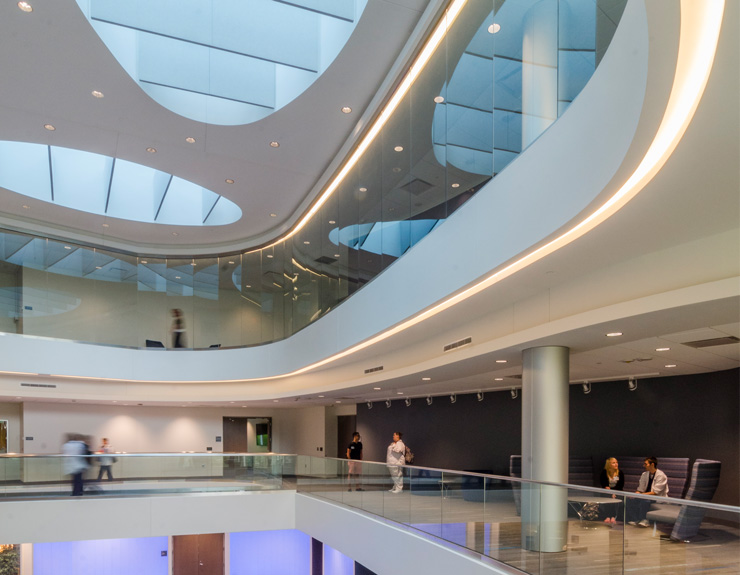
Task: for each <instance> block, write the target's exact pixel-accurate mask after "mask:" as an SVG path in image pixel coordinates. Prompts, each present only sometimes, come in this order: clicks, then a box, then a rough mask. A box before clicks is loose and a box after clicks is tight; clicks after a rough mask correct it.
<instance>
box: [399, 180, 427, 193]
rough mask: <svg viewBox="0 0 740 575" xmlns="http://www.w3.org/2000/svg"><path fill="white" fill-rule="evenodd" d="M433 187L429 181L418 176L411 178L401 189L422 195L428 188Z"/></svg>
mask: <svg viewBox="0 0 740 575" xmlns="http://www.w3.org/2000/svg"><path fill="white" fill-rule="evenodd" d="M433 187H434V186H433V185H432V184H430V183H429V182H425V181H424V180H421V179H419V178H416V179H415V180H411V181H410V182H409V183H408V184H405V185H403V186H401V189H402V190H405V191H407V192H408V193H409V194H411V195H414V196H420V195H421V194H423V193H424V192H426V191H427V190H431V189H432V188H433Z"/></svg>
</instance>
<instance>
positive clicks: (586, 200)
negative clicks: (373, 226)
mask: <svg viewBox="0 0 740 575" xmlns="http://www.w3.org/2000/svg"><path fill="white" fill-rule="evenodd" d="M678 21H679V6H678V4H677V3H666V5H664V6H662V7H661V9H660V11H657V10H647V9H646V5H645V2H644V0H632V1H631V2H629V3H628V5H627V8H626V10H625V13H624V15H623V17H622V21H621V23H620V26H619V28H618V30H617V33H616V35H615V37H614V39H613V41H612V45H611V47H610V49H609V51H608V53H607V54H606V56H605V58H604V60H603V62H602V63H601V65H600V66H599V68H598V69H597V70H596V73H595V74H594V76H593V78H592V80H591V81H590V82H589V84H588V85H587V86H586V87H585V89H584V90H583V92H582V93H581V94H580V96H579V97H578V98H577V99H576V101H575V102H574V103H573V104H572V105H571V107H570V108H569V110H568V111H567V113H566V114H565V115H564V116H563V117H562V118H561V119H560V120H559V121H558V122H556V123H555V124H554V125H553V126H552V127H551V128H550V129H549V130H548V131H546V132H545V133H544V134H543V135H542V136H541V137H540V138H539V140H537V142H535V143H534V144H533V145H532V146H531V147H530V148H529V149H528V150H527V151H526V152H525V153H524V154H522V155H521V156H520V157H519V158H518V159H517V160H516V161H514V162H513V163H512V164H511V165H510V166H509V167H508V168H507V169H506V170H504V171H503V172H502V173H501V174H500V175H499V176H497V177H496V178H495V179H494V180H492V181H491V182H490V183H489V184H488V185H487V186H486V187H485V188H484V189H483V190H481V191H480V192H479V193H478V194H477V195H476V196H475V197H474V198H473V199H471V200H470V201H469V202H468V203H467V204H466V205H465V206H463V207H462V208H461V209H460V210H458V211H457V212H456V213H455V214H454V215H453V216H452V217H451V218H449V219H448V221H446V222H445V223H444V225H442V226H440V227H439V228H438V229H437V230H435V232H434V233H432V234H430V235H429V236H427V237H426V238H425V239H424V240H423V241H422V242H420V243H419V244H418V245H417V246H415V247H414V248H413V249H412V250H410V252H409V253H408V254H406V255H405V256H404V257H403V258H402V259H401V260H399V261H398V262H397V263H396V264H394V265H393V266H391V267H390V268H389V269H387V270H386V271H385V272H384V273H383V274H381V275H380V276H379V277H377V278H376V279H375V280H373V282H371V283H370V284H369V285H367V286H366V287H365V288H363V289H362V290H361V291H359V292H358V293H357V294H355V295H353V296H352V297H351V298H349V299H348V300H347V301H345V302H344V303H343V304H342V305H341V306H339V307H338V308H337V309H335V310H334V311H332V312H331V313H329V314H328V315H327V316H325V317H324V318H322V319H320V320H319V321H317V322H316V323H314V324H312V325H311V326H309V327H307V328H306V329H304V330H303V331H301V332H299V333H298V334H296V335H294V336H292V337H291V338H289V339H287V340H284V341H280V342H276V343H273V344H269V345H264V346H260V347H256V348H245V349H234V350H219V351H217V352H203V351H181V350H178V351H177V352H169V351H153V350H134V349H124V348H114V347H104V346H96V345H87V344H81V343H75V342H69V341H61V340H49V339H43V338H33V337H25V336H15V335H6V336H5V337H4V338H3V341H2V343H3V345H2V346H1V347H0V360H2V365H3V371H4V372H5V374H9V375H10V376H12V377H15V376H13V372H16V373H19V374H22V375H20V376H18V377H24V376H26V375H27V374H51V375H52V377H61V378H65V377H69V378H74V379H76V380H77V381H76V382H75V385H74V386H72V385H70V386H68V388H67V390H66V391H65V392H64V393H65V394H74V396H75V397H90V398H94V397H107V398H111V397H112V396H110V395H108V394H107V392H105V391H104V390H102V389H101V388H102V387H103V386H100V385H96V386H90V385H88V386H87V388H86V387H85V384H84V382H85V378H89V379H92V380H105V379H109V380H115V381H117V382H120V383H123V384H124V387H125V385H126V384H128V385H133V386H136V387H137V388H138V391H137V393H140V394H141V396H142V397H143V396H147V397H150V398H151V397H158V396H161V397H167V396H168V394H171V393H172V392H173V389H174V387H173V384H185V385H179V386H178V387H177V393H178V398H183V395H182V394H185V395H189V396H190V397H191V398H193V399H198V398H202V397H208V398H209V399H214V400H215V399H217V397H218V391H217V390H216V389H214V388H213V387H211V386H201V385H189V384H199V383H203V382H214V383H232V382H233V383H234V384H238V385H239V386H240V388H239V390H238V393H239V395H240V397H241V398H242V399H250V398H253V399H258V398H262V397H267V396H270V395H271V396H275V395H276V394H280V393H286V394H287V393H289V392H290V391H295V390H296V389H304V390H310V389H312V388H316V386H318V385H324V386H325V385H327V382H326V379H325V378H324V379H322V377H321V374H320V373H318V374H317V373H316V369H315V368H316V367H317V366H316V363H317V362H319V361H322V360H327V359H331V358H333V357H334V356H336V355H337V354H341V353H343V352H345V351H347V350H351V349H352V347H353V346H356V345H358V344H361V343H362V342H367V341H369V340H371V338H374V337H376V336H378V334H382V333H384V332H385V331H386V330H389V329H390V328H392V327H393V326H398V325H399V324H401V323H402V322H404V321H406V320H408V319H409V318H412V317H414V316H417V315H418V314H419V313H420V312H422V311H424V310H428V309H429V308H431V307H433V306H435V305H437V304H438V302H440V301H442V300H444V299H445V298H448V297H449V296H450V295H452V294H456V293H458V292H460V291H461V290H462V289H464V288H465V287H466V286H469V285H471V284H472V283H474V282H476V281H478V280H479V279H480V278H482V277H484V276H486V275H487V274H490V273H491V271H492V270H496V269H498V268H501V267H502V266H503V265H504V264H507V263H508V262H511V261H512V260H514V259H516V258H517V257H521V256H522V255H523V254H525V253H526V252H527V251H531V250H532V248H533V247H534V246H538V245H542V244H543V243H545V242H546V241H548V240H550V239H551V238H554V237H557V236H558V235H559V234H560V233H562V232H563V231H564V230H566V229H568V228H569V227H570V226H572V225H573V224H574V223H575V222H578V221H579V219H582V218H583V217H585V215H586V214H588V213H590V212H591V211H592V210H593V209H594V206H598V205H600V204H601V203H603V202H605V201H606V199H607V198H608V197H609V196H611V195H612V194H614V192H615V191H616V190H617V189H618V188H619V187H620V186H621V185H622V183H623V182H624V181H625V180H626V179H627V178H628V177H629V175H630V174H632V173H633V172H634V171H635V169H636V167H637V166H638V165H639V164H640V162H641V161H642V158H643V157H644V155H645V152H646V150H647V149H648V147H649V145H650V143H651V142H652V140H653V138H654V136H655V133H656V131H657V129H658V125H659V124H660V120H661V118H662V115H663V111H664V110H665V109H666V106H667V103H668V99H669V94H670V88H671V83H672V81H673V72H674V70H675V67H676V66H675V64H676V60H677V57H678V49H679V42H678V39H677V38H678V26H677V23H678ZM648 28H649V34H648ZM471 246H474V247H475V249H471ZM480 246H485V247H486V249H480ZM389 294H393V297H392V298H391V297H389ZM174 353H176V354H177V355H176V356H173V354H174ZM350 360H351V357H350ZM342 361H345V363H346V361H347V360H346V359H344V360H342ZM340 363H341V362H340V361H335V362H333V365H339V364H340ZM312 366H313V367H312ZM302 370H305V371H306V372H311V373H308V375H306V376H303V379H300V380H299V378H298V377H297V376H298V375H299V374H298V373H297V372H300V371H302ZM16 379H17V377H16ZM139 382H141V383H147V388H146V390H144V389H143V386H137V385H136V384H137V383H139ZM149 382H151V386H149ZM95 383H96V384H97V381H96V382H95ZM93 387H97V388H98V389H93ZM118 387H120V386H118ZM205 388H207V389H205ZM223 389H224V391H223V393H224V394H229V393H235V390H234V389H233V388H232V389H230V390H229V391H225V388H223ZM111 391H112V389H111ZM114 393H128V391H126V390H119V391H117V392H114ZM214 394H215V395H214ZM224 397H225V395H224Z"/></svg>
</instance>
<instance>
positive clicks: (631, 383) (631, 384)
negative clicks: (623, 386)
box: [627, 377, 637, 391]
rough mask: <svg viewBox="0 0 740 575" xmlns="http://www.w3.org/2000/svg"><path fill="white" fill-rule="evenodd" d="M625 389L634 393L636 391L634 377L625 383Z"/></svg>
mask: <svg viewBox="0 0 740 575" xmlns="http://www.w3.org/2000/svg"><path fill="white" fill-rule="evenodd" d="M627 389H629V390H630V391H635V390H636V389H637V380H636V379H635V378H634V377H630V378H629V381H627Z"/></svg>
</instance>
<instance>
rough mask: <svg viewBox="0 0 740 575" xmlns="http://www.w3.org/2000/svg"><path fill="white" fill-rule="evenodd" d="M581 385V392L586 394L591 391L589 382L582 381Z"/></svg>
mask: <svg viewBox="0 0 740 575" xmlns="http://www.w3.org/2000/svg"><path fill="white" fill-rule="evenodd" d="M581 387H582V388H583V393H584V394H585V395H588V394H589V393H591V384H590V383H589V382H588V381H584V382H583V383H582V384H581Z"/></svg>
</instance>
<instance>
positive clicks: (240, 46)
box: [77, 0, 367, 125]
mask: <svg viewBox="0 0 740 575" xmlns="http://www.w3.org/2000/svg"><path fill="white" fill-rule="evenodd" d="M366 2H367V0H290V2H288V1H286V0H249V1H245V0H178V1H177V2H151V1H149V0H126V1H125V2H121V1H120V0H77V4H78V5H79V7H80V9H81V10H82V12H83V13H84V14H85V16H86V17H87V19H88V20H89V21H90V23H91V24H92V26H93V28H94V29H95V31H96V32H97V34H98V35H99V36H100V38H101V39H102V40H103V42H105V44H106V46H108V49H109V50H110V51H111V53H112V54H113V55H114V56H115V57H116V59H117V60H118V62H119V63H120V64H121V66H123V68H124V69H125V70H126V72H127V73H128V74H129V75H130V76H131V78H133V79H134V81H136V82H137V83H138V84H139V86H140V87H141V88H142V89H143V90H144V91H145V92H146V93H147V94H148V95H149V96H150V97H152V98H153V99H154V100H156V101H157V102H158V103H159V104H161V105H162V106H165V107H166V108H168V109H170V110H172V111H173V112H175V113H177V114H180V115H182V116H185V117H187V118H190V119H192V120H196V121H199V122H207V123H210V124H221V125H238V124H247V123H250V122H254V121H257V120H259V119H261V118H264V117H266V116H268V115H269V114H271V113H272V112H274V111H275V110H278V109H279V108H281V107H282V106H284V105H286V104H287V103H289V102H291V101H292V100H293V99H295V98H296V97H297V96H299V95H300V94H301V93H302V92H303V91H304V90H306V89H307V88H308V87H309V86H310V85H311V84H312V83H313V82H314V81H315V80H316V79H317V78H318V77H319V76H320V75H321V74H322V73H323V72H324V70H326V69H327V68H328V67H329V65H330V64H331V63H332V62H333V61H334V58H336V56H337V54H339V52H340V51H341V49H342V48H343V47H344V45H345V44H346V42H347V40H348V39H349V37H350V35H351V34H352V32H353V30H354V28H355V25H356V24H357V21H358V20H359V18H360V15H361V14H362V12H363V10H364V8H365V4H366Z"/></svg>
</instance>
